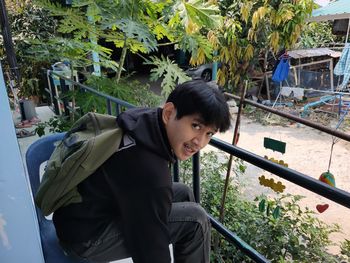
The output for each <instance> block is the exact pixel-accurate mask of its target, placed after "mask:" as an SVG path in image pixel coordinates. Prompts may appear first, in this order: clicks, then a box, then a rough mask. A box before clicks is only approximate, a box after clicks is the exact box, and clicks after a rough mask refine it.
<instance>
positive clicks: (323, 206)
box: [316, 204, 329, 213]
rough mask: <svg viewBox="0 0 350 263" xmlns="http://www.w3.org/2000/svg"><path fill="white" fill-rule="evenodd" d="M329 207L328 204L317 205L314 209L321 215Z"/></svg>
mask: <svg viewBox="0 0 350 263" xmlns="http://www.w3.org/2000/svg"><path fill="white" fill-rule="evenodd" d="M328 207H329V204H324V205H317V206H316V209H317V211H318V212H319V213H323V212H324V211H326V210H327V209H328Z"/></svg>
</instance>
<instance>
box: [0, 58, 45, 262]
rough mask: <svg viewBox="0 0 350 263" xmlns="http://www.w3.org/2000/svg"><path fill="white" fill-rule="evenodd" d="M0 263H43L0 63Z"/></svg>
mask: <svg viewBox="0 0 350 263" xmlns="http://www.w3.org/2000/svg"><path fill="white" fill-rule="evenodd" d="M0 120H1V129H0V262H1V263H27V262H28V263H42V262H44V259H43V255H42V250H41V244H40V237H39V232H38V231H39V230H38V225H37V221H36V215H35V209H34V205H33V200H32V198H31V193H30V186H29V184H28V181H27V175H26V171H25V168H24V165H23V161H22V157H21V153H20V150H19V145H18V142H17V137H16V131H15V128H14V124H13V120H12V114H11V110H10V105H9V101H8V97H7V92H6V87H5V83H4V77H3V72H2V67H1V64H0Z"/></svg>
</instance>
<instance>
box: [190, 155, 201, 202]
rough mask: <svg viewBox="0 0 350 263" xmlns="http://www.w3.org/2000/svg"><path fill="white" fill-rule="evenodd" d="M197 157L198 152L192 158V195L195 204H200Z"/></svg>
mask: <svg viewBox="0 0 350 263" xmlns="http://www.w3.org/2000/svg"><path fill="white" fill-rule="evenodd" d="M199 157H200V153H199V152H198V153H196V154H195V155H193V157H192V175H193V179H192V180H193V193H194V198H195V199H196V202H197V203H199V202H200V178H199V169H200V166H199Z"/></svg>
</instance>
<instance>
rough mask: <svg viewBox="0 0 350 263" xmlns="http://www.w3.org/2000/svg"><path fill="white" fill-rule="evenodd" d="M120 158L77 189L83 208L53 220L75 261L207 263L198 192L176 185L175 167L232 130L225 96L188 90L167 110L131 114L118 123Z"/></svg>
mask: <svg viewBox="0 0 350 263" xmlns="http://www.w3.org/2000/svg"><path fill="white" fill-rule="evenodd" d="M117 122H118V125H119V127H121V128H122V129H123V132H124V136H123V139H122V142H121V145H120V147H119V149H118V151H117V152H116V153H115V154H114V155H112V157H110V158H109V159H108V160H107V161H106V162H105V163H104V164H103V165H102V166H101V167H100V168H99V169H98V170H97V171H96V172H95V173H94V174H92V175H90V176H89V177H88V178H87V179H86V180H85V181H83V182H82V183H81V184H79V185H78V191H79V193H80V194H81V196H82V199H83V201H82V202H81V203H75V204H70V205H68V206H66V207H62V208H60V209H58V210H57V211H56V212H55V213H54V215H53V221H54V224H55V227H56V232H57V235H58V237H59V240H60V243H61V245H62V247H63V248H64V250H65V251H66V252H68V254H70V255H72V256H74V257H78V258H81V259H82V258H84V259H87V260H89V261H90V262H108V261H113V260H117V259H121V258H125V257H130V256H131V257H132V259H133V261H134V263H147V262H150V263H170V261H171V255H170V252H169V244H173V250H174V258H175V262H177V263H180V262H184V263H202V262H203V263H207V262H209V251H210V224H209V221H208V218H207V216H206V213H205V211H204V210H203V208H202V207H201V206H200V205H199V204H197V203H195V202H194V198H193V194H192V192H191V190H190V189H189V188H188V187H187V186H185V185H183V184H179V183H174V184H172V179H171V175H170V168H169V164H170V163H173V162H174V161H175V158H178V159H179V160H186V159H188V158H190V157H191V156H192V155H193V154H195V153H196V152H198V151H199V150H200V149H202V148H203V147H204V146H206V145H207V144H208V143H209V141H210V139H211V137H212V136H213V135H214V134H215V133H216V132H217V131H220V132H224V131H226V130H227V129H228V128H229V126H230V114H229V109H228V106H227V104H226V101H225V99H224V97H223V95H222V94H221V93H220V92H219V91H218V90H217V89H213V88H211V87H209V86H208V85H207V84H206V83H205V82H203V81H198V80H197V81H189V82H186V83H184V84H181V85H179V86H177V87H176V88H175V90H174V91H173V92H172V93H171V94H170V96H169V97H168V99H167V101H166V103H165V105H164V106H163V108H155V109H145V108H136V109H131V110H128V111H126V112H124V113H122V114H120V115H119V117H118V118H117Z"/></svg>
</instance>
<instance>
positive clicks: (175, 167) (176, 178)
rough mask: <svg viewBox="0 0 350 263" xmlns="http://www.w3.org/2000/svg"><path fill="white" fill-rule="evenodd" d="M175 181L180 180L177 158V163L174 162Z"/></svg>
mask: <svg viewBox="0 0 350 263" xmlns="http://www.w3.org/2000/svg"><path fill="white" fill-rule="evenodd" d="M173 181H174V182H179V181H180V178H179V161H178V160H177V159H176V161H175V163H174V164H173Z"/></svg>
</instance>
